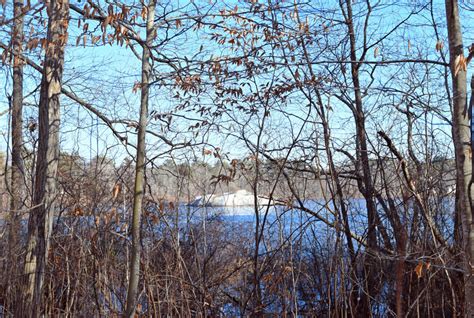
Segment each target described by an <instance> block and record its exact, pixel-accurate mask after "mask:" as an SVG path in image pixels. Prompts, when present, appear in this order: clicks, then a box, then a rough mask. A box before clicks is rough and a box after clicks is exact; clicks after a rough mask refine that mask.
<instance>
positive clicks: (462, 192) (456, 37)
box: [445, 0, 474, 317]
mask: <svg viewBox="0 0 474 318" xmlns="http://www.w3.org/2000/svg"><path fill="white" fill-rule="evenodd" d="M445 4H446V21H447V27H448V38H449V57H450V58H449V60H450V61H449V62H450V68H451V76H452V90H453V94H452V96H453V109H452V116H453V119H452V123H453V126H452V135H453V142H454V149H455V157H456V204H455V206H456V213H461V221H462V222H461V224H462V249H463V251H464V259H463V261H464V271H465V273H464V308H463V310H464V316H465V317H473V316H474V301H473V300H474V276H473V275H474V267H473V265H472V260H473V256H474V229H473V224H472V206H471V201H472V198H471V193H470V185H471V182H472V162H471V160H472V153H471V148H470V146H471V144H470V139H471V136H470V134H471V132H470V125H469V113H468V108H467V80H466V69H465V68H464V67H462V63H460V61H462V59H464V53H463V49H464V48H463V41H462V30H461V22H460V18H459V7H458V2H457V0H446V2H445Z"/></svg>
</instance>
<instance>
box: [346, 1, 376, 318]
mask: <svg viewBox="0 0 474 318" xmlns="http://www.w3.org/2000/svg"><path fill="white" fill-rule="evenodd" d="M351 2H352V1H350V0H346V9H347V12H346V24H347V28H348V33H349V42H350V59H351V62H352V63H351V76H352V84H353V85H354V104H355V107H353V109H352V111H353V113H354V119H355V125H356V145H357V149H356V150H357V152H356V154H357V162H358V166H359V167H357V168H359V169H360V170H362V174H361V176H362V180H361V182H360V181H359V182H358V186H359V190H360V192H361V193H362V195H363V196H364V198H365V202H366V209H367V219H368V222H367V223H368V224H367V226H368V229H367V247H368V253H371V252H373V251H374V250H376V249H377V235H376V225H377V224H376V217H377V216H376V213H377V209H376V205H375V191H374V186H373V181H372V175H371V170H370V161H369V152H368V146H367V134H366V131H365V114H364V108H363V102H362V93H361V87H360V80H359V67H360V65H361V64H360V63H359V62H360V61H359V59H358V58H357V43H356V36H355V29H354V24H353V14H352V4H351ZM373 261H374V259H373V258H372V257H370V256H369V257H367V264H366V265H367V266H366V273H367V274H366V275H365V276H366V277H365V278H366V279H365V280H366V281H367V290H366V291H361V292H360V296H361V297H360V298H361V301H360V304H359V306H358V308H357V312H358V315H360V316H365V317H370V316H371V303H370V298H371V297H374V296H375V295H374V292H375V277H374V276H375V273H371V268H372V267H373V266H372V265H373V264H372V262H373ZM366 293H368V295H366Z"/></svg>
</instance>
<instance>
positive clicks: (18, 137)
mask: <svg viewBox="0 0 474 318" xmlns="http://www.w3.org/2000/svg"><path fill="white" fill-rule="evenodd" d="M13 5H14V8H13V14H14V17H15V18H14V20H13V27H12V44H13V52H14V53H13V54H14V56H13V93H12V101H11V118H12V121H11V129H12V132H11V136H12V164H11V179H10V193H11V200H10V227H9V236H8V244H9V254H10V255H9V260H10V262H11V263H10V264H11V265H10V271H11V275H9V277H8V280H9V282H10V283H9V284H8V288H9V294H10V295H12V296H13V297H14V298H16V295H17V290H18V289H17V288H16V286H17V285H18V282H15V281H12V278H14V277H17V275H18V273H17V272H16V270H17V266H16V264H18V237H19V233H20V220H21V210H22V209H23V207H24V199H25V196H24V195H25V193H24V189H25V183H24V165H23V155H22V148H23V130H22V129H23V61H22V60H21V58H20V56H21V54H23V0H15V1H14V3H13ZM11 283H13V285H12V284H11ZM13 300H14V299H13Z"/></svg>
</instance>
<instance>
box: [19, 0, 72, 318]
mask: <svg viewBox="0 0 474 318" xmlns="http://www.w3.org/2000/svg"><path fill="white" fill-rule="evenodd" d="M46 8H47V13H48V17H49V21H48V35H47V40H48V41H47V46H46V52H45V59H44V64H43V65H44V68H43V74H42V81H41V91H40V102H39V118H38V122H39V143H38V160H37V165H36V173H35V184H34V194H33V206H34V209H33V211H32V212H31V215H30V218H29V223H28V243H27V254H26V260H25V276H26V280H27V282H26V286H25V301H26V306H25V310H27V312H26V314H27V315H28V316H30V317H38V316H39V315H40V314H41V311H42V301H41V298H42V290H43V281H44V275H45V268H46V262H47V254H48V249H49V238H50V234H51V229H52V224H53V217H54V212H55V207H56V206H55V198H56V178H57V170H58V161H59V123H60V104H59V97H60V94H61V80H62V75H63V66H64V51H65V47H66V43H67V37H68V34H67V29H68V23H69V1H68V0H56V1H51V0H50V1H47V2H46Z"/></svg>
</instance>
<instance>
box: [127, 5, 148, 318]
mask: <svg viewBox="0 0 474 318" xmlns="http://www.w3.org/2000/svg"><path fill="white" fill-rule="evenodd" d="M154 20H155V0H150V2H149V3H148V7H147V23H146V41H145V43H144V44H143V52H142V80H141V99H140V118H139V122H138V137H137V138H138V140H137V156H136V161H137V162H136V167H135V187H134V196H133V216H132V249H131V254H132V255H131V260H130V275H129V277H130V278H129V283H128V291H127V308H126V317H134V315H135V311H136V305H137V294H138V281H139V279H140V254H141V238H140V225H141V213H142V203H143V195H144V191H145V159H146V140H145V137H146V127H147V120H148V118H147V117H148V95H149V85H150V76H151V62H150V58H151V52H150V48H151V46H152V44H153V39H154V37H155V32H154Z"/></svg>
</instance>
